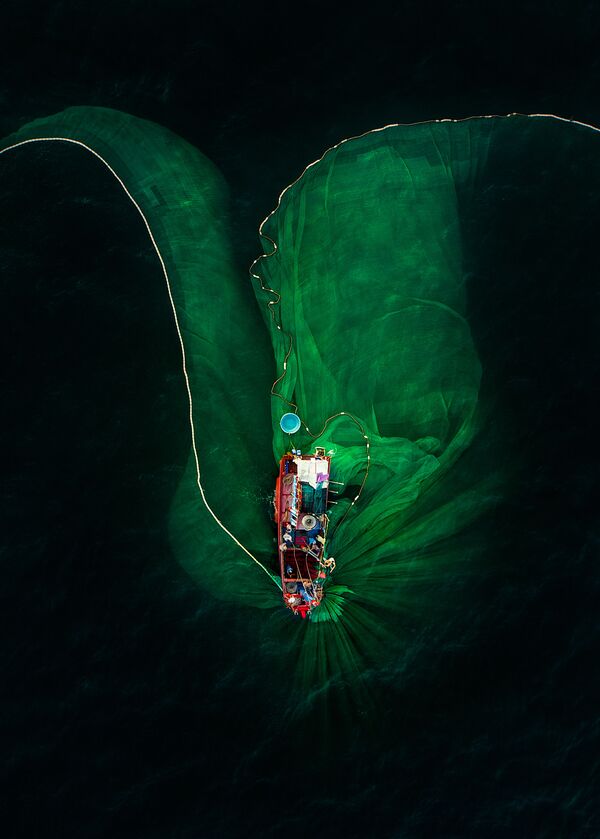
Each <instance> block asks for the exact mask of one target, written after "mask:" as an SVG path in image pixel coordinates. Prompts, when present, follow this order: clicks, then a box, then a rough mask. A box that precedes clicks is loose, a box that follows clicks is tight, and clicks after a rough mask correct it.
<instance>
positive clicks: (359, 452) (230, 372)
mask: <svg viewBox="0 0 600 839" xmlns="http://www.w3.org/2000/svg"><path fill="white" fill-rule="evenodd" d="M574 132H575V133H577V136H578V137H579V138H581V136H582V132H583V133H585V132H586V129H584V128H577V129H574V128H573V126H570V125H566V124H559V123H558V122H556V121H551V120H543V119H537V120H536V119H531V118H526V117H511V118H498V119H495V118H494V119H473V120H470V121H465V122H462V123H451V122H443V123H429V124H422V125H414V126H396V127H389V128H387V129H385V130H382V131H375V132H371V133H369V134H366V135H364V136H362V137H360V138H356V139H352V140H350V141H347V142H344V143H341V144H340V145H339V146H338V147H336V148H334V149H332V150H330V151H329V152H328V153H326V154H325V155H324V157H323V158H322V159H321V160H320V161H318V162H316V163H315V164H313V165H311V166H310V167H308V169H307V170H306V171H305V172H304V173H303V175H302V176H301V177H300V178H299V179H298V181H296V182H295V183H294V184H293V185H292V186H291V187H290V188H288V189H287V190H286V191H285V192H284V193H283V194H282V196H281V198H280V202H279V204H278V206H277V208H276V210H275V211H274V212H273V213H272V214H271V216H269V217H268V219H267V220H266V221H265V222H264V223H263V226H262V228H261V233H262V241H263V245H264V248H265V253H266V254H267V255H266V256H263V257H262V258H260V259H259V260H258V261H257V262H256V263H255V264H254V266H253V268H252V275H253V277H254V279H253V281H252V283H251V282H249V281H248V279H247V277H244V276H239V275H238V272H237V270H236V269H235V267H234V263H233V260H232V256H231V248H230V243H229V233H228V228H227V194H226V189H225V186H224V183H223V180H222V178H221V176H220V175H219V174H218V172H217V171H216V170H215V168H214V167H213V165H212V164H211V163H210V162H209V161H207V160H206V158H204V157H203V156H202V155H201V154H200V153H199V152H197V151H196V150H195V149H193V148H192V147H191V146H190V145H189V144H187V143H186V142H185V141H183V140H182V139H180V138H178V137H176V136H175V135H173V134H171V133H170V132H168V131H166V130H165V129H162V128H160V127H158V126H156V125H153V124H151V123H148V122H145V121H142V120H138V119H135V118H133V117H129V116H127V115H125V114H120V113H118V112H115V111H109V110H106V109H98V108H73V109H69V110H68V111H66V112H64V113H63V114H59V115H57V116H55V117H49V118H47V119H44V120H39V121H37V122H34V123H31V124H30V125H27V126H25V127H24V128H23V129H22V130H21V131H19V132H18V133H17V134H16V135H14V136H13V137H11V138H9V139H8V140H7V141H5V143H4V144H3V147H7V146H9V145H10V144H11V143H18V142H20V141H22V140H26V139H29V138H40V137H62V138H72V139H75V140H78V141H81V142H83V143H86V144H87V145H88V146H89V147H91V148H92V149H94V150H95V151H96V152H97V153H98V154H100V155H101V156H102V158H103V160H104V162H105V163H108V164H109V165H110V166H111V167H112V168H113V170H114V172H113V176H114V175H115V174H116V175H117V176H118V177H119V178H121V179H122V181H123V185H124V186H126V188H127V189H128V190H129V192H130V197H131V198H132V199H133V200H134V201H135V202H137V204H138V205H139V209H140V211H141V213H142V214H143V216H144V218H145V220H146V221H147V224H148V226H149V231H150V232H151V234H152V236H153V239H154V241H155V243H156V247H157V252H158V253H159V254H160V257H161V259H162V260H163V261H164V267H165V279H166V282H167V292H168V294H167V296H166V301H167V300H169V301H170V302H172V305H173V311H174V315H175V318H176V326H177V329H178V332H179V335H180V338H181V341H182V348H183V350H184V353H185V357H184V370H185V374H186V380H187V383H188V384H189V396H190V399H191V403H190V405H191V423H192V429H193V437H194V440H193V442H194V445H193V449H192V452H191V454H190V459H189V463H188V468H187V470H186V472H185V474H184V476H183V478H182V480H181V484H180V487H179V489H178V492H177V495H176V498H175V499H174V502H173V505H172V508H171V511H170V530H171V534H172V541H173V546H174V549H175V553H176V555H177V557H178V559H179V561H180V562H181V563H182V564H183V566H184V567H185V568H186V569H187V571H188V572H189V573H190V574H191V575H192V577H193V578H194V579H195V580H196V581H197V583H198V584H199V585H200V586H202V587H203V589H204V590H205V591H207V592H210V593H211V594H212V595H214V596H215V597H218V598H222V599H225V600H228V601H230V602H231V603H232V604H242V605H248V606H256V607H260V608H271V607H276V608H283V607H282V606H281V595H280V592H279V591H278V589H277V586H276V576H277V575H276V569H277V566H276V543H275V539H274V536H275V531H274V528H273V525H272V523H271V517H270V507H271V504H270V502H271V497H272V491H273V483H274V479H275V475H276V464H277V461H278V460H279V458H280V457H281V456H282V455H283V454H284V453H285V451H287V450H288V449H289V447H290V443H292V445H293V446H294V447H295V448H300V449H301V450H302V451H304V452H308V451H310V450H312V449H313V448H314V446H316V445H319V446H323V447H324V448H325V449H326V451H328V452H333V460H332V479H333V480H335V481H337V482H339V489H340V495H339V496H338V497H337V499H336V502H337V503H336V504H335V505H334V506H332V507H331V509H330V511H329V515H330V522H331V524H330V539H329V542H328V552H329V554H330V555H334V556H335V559H336V570H335V574H334V575H333V577H332V578H331V580H330V581H329V582H328V584H327V588H326V593H325V597H324V599H323V602H322V605H321V606H319V607H318V609H317V610H316V611H315V612H314V614H313V619H312V620H311V621H310V622H308V621H307V622H305V623H302V624H299V623H295V622H294V621H293V620H292V619H291V616H290V620H289V621H287V623H285V624H283V623H282V624H278V631H280V632H281V633H282V638H283V637H284V636H285V637H286V638H287V639H288V642H289V639H290V633H292V634H295V635H296V640H297V643H298V645H299V649H297V650H296V651H297V652H300V657H301V675H302V677H303V679H305V680H307V681H310V682H312V681H313V680H314V679H315V678H317V679H318V681H319V682H321V683H324V682H326V681H327V680H328V679H330V678H332V677H333V676H335V675H336V674H340V673H344V674H348V673H353V674H359V673H360V671H361V668H362V666H363V663H364V660H365V659H367V660H371V661H373V660H374V659H375V658H377V656H378V654H379V653H380V652H381V651H383V650H385V649H386V644H387V642H388V641H389V640H390V638H393V637H397V636H398V634H399V632H401V631H402V630H403V629H404V627H406V626H408V625H415V624H416V623H417V622H418V620H419V617H420V615H422V614H423V612H424V611H426V612H427V613H428V614H429V615H431V614H432V613H434V612H435V610H436V609H437V608H438V607H440V608H441V595H440V591H441V589H443V588H444V585H443V583H442V581H444V580H447V579H449V578H452V579H453V580H458V579H460V577H461V575H463V574H467V573H468V572H469V571H470V570H473V569H474V568H475V569H477V568H478V567H481V566H477V564H476V563H474V560H475V559H479V560H481V559H482V557H483V556H484V555H485V549H486V541H485V538H484V536H482V534H481V533H477V534H476V535H474V530H473V527H474V523H475V522H476V521H477V519H478V517H479V516H481V514H482V513H483V512H484V511H486V510H487V509H488V508H489V507H490V506H491V505H493V504H494V503H495V502H496V500H497V498H498V495H499V492H500V487H501V479H500V468H499V467H500V464H501V463H502V460H503V453H502V451H500V450H499V449H498V448H497V446H496V448H494V445H491V444H490V440H491V437H490V434H489V425H488V424H486V420H487V415H486V405H485V404H482V401H481V398H480V386H481V378H482V366H481V364H480V360H479V357H478V353H477V351H476V348H475V344H474V340H473V336H472V331H471V328H470V325H469V319H468V315H469V310H468V301H469V295H468V292H469V291H470V289H469V281H468V278H469V277H470V276H471V275H472V272H473V265H474V260H475V258H474V253H475V251H476V250H477V248H475V247H474V241H475V240H474V237H475V236H481V235H485V230H483V231H482V229H481V225H479V227H478V225H477V219H478V217H483V216H482V206H484V205H485V206H488V205H489V203H490V202H491V203H493V202H494V201H495V202H496V203H498V202H499V201H501V200H503V190H506V189H509V190H513V192H514V190H515V189H519V188H521V186H523V185H524V187H525V189H531V188H532V183H535V181H536V177H537V176H536V174H535V173H536V172H537V173H538V175H539V174H540V173H541V172H542V171H543V169H544V166H549V165H552V161H551V160H546V161H545V162H543V161H540V162H539V164H535V166H534V165H533V164H532V161H534V160H536V154H537V151H536V150H537V149H538V147H542V148H544V149H549V148H550V149H554V150H555V151H554V154H555V158H556V159H558V158H559V157H560V153H561V148H563V147H565V146H566V145H567V144H566V143H565V142H564V138H565V137H567V135H568V136H569V138H572V137H573V133H574ZM589 133H590V132H587V135H586V136H589ZM517 136H518V137H519V144H518V148H517V146H516V145H515V143H514V139H515V137H517ZM582 142H583V141H582ZM536 144H538V145H536ZM15 153H17V150H15ZM73 153H74V154H75V153H83V151H82V150H81V149H80V148H79V149H76V148H74V150H73ZM99 165H102V163H101V161H99ZM536 166H537V168H536ZM528 178H530V179H531V182H532V183H529V182H527V179H528ZM482 196H485V201H486V202H488V203H487V204H485V202H483V203H482ZM490 196H491V198H490ZM484 215H485V214H484ZM490 218H491V216H490ZM252 286H253V287H254V292H255V294H256V297H257V299H258V303H259V306H258V307H257V306H256V301H255V300H254V299H253V292H252ZM261 318H262V319H261ZM265 325H266V327H265ZM269 336H270V344H269ZM274 380H276V384H275V385H274V387H273V391H272V393H271V385H272V382H273V381H274ZM269 398H270V405H269ZM290 409H291V410H295V411H297V412H298V413H299V415H300V417H301V419H302V427H301V430H300V431H299V432H298V433H297V434H296V435H295V436H294V438H293V439H292V440H290V439H289V438H288V437H287V435H284V434H283V433H282V432H281V430H280V427H279V420H280V417H281V415H282V414H283V413H285V412H287V411H289V410H290ZM269 412H270V413H269ZM445 590H446V591H445V596H446V599H448V586H446V587H445ZM433 600H435V605H434V606H432V601H433Z"/></svg>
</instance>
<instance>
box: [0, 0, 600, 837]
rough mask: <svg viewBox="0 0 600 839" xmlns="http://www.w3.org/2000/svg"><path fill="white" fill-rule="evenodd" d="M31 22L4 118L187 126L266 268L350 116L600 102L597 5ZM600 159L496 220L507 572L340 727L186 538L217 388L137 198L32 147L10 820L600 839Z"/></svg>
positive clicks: (6, 379)
mask: <svg viewBox="0 0 600 839" xmlns="http://www.w3.org/2000/svg"><path fill="white" fill-rule="evenodd" d="M1 31H2V35H3V51H2V55H1V58H0V61H1V66H2V70H3V72H2V75H1V77H0V105H1V108H0V136H3V137H4V136H7V135H8V134H10V133H11V132H12V131H14V130H16V129H17V128H18V127H19V126H20V125H22V124H24V123H25V122H28V121H30V120H32V119H34V118H36V117H39V116H43V115H46V114H50V113H55V112H57V111H60V110H62V109H63V108H65V107H68V106H70V105H100V106H106V107H111V108H117V109H120V110H124V111H127V112H128V113H131V114H134V115H135V116H139V117H143V118H146V119H150V120H153V121H155V122H157V123H159V124H161V125H163V126H166V127H167V128H169V129H171V130H173V131H175V132H176V133H178V134H180V135H181V136H182V137H184V138H185V139H186V140H188V141H189V142H190V143H192V144H193V145H195V146H196V147H197V148H199V149H200V150H201V151H202V152H203V153H204V154H205V155H207V156H208V157H209V158H210V159H211V160H212V161H214V163H215V164H216V165H217V166H218V167H219V169H220V170H221V172H222V173H223V175H224V176H225V178H226V180H227V182H228V183H229V186H230V189H231V228H232V240H233V243H234V247H235V258H236V261H237V264H238V266H239V270H240V276H243V275H244V272H245V271H246V270H247V267H248V264H249V263H250V262H251V260H252V259H253V258H254V257H255V256H256V255H257V254H258V253H259V252H260V246H259V241H258V236H257V228H258V225H259V223H260V221H261V220H262V219H263V218H264V216H265V215H266V214H267V213H268V212H269V211H270V210H271V209H272V208H273V207H274V205H275V203H276V201H277V197H278V195H279V193H280V191H281V190H282V188H283V187H284V186H286V185H287V184H288V183H290V181H292V180H293V179H294V178H295V177H296V176H297V175H298V174H299V173H300V172H301V171H302V169H303V168H304V166H305V165H306V164H307V163H309V162H310V161H312V160H314V159H315V158H317V157H318V156H320V154H321V153H322V152H323V150H324V149H325V148H327V147H328V146H330V145H332V144H333V143H335V142H337V141H338V140H340V139H341V138H343V137H347V136H349V135H354V134H358V133H361V132H363V131H366V130H368V129H371V128H374V127H378V126H381V125H384V124H387V123H391V122H412V121H417V120H424V119H431V118H439V117H447V116H451V117H464V116H469V115H474V114H491V113H498V114H506V113H510V112H514V111H519V112H523V113H554V114H559V115H563V116H565V117H572V118H576V119H580V120H582V121H585V122H589V123H593V124H595V125H600V63H599V59H598V56H597V49H596V48H597V43H598V37H599V36H600V10H599V9H598V8H596V7H595V6H594V5H593V4H585V3H582V4H579V5H577V4H576V6H575V7H573V6H572V5H571V6H569V11H567V5H566V4H565V3H561V2H556V3H546V4H542V3H539V2H538V3H533V2H525V3H523V4H520V5H519V7H518V9H517V8H516V7H515V9H514V10H513V11H511V10H510V9H508V8H506V7H504V6H503V7H500V6H493V5H491V4H489V5H486V4H483V6H482V5H481V4H475V3H471V2H451V3H448V4H446V5H444V6H443V8H442V7H440V8H438V7H436V6H434V5H433V4H428V3H422V2H419V3H417V2H400V3H399V4H398V5H396V6H386V5H373V4H368V5H365V6H364V7H362V8H361V9H357V10H352V9H351V8H350V7H347V6H342V5H339V6H337V7H329V8H323V7H317V6H312V5H311V6H309V5H302V4H300V5H297V6H295V7H283V6H275V5H272V6H270V7H267V6H263V7H251V6H249V5H248V6H245V5H244V6H242V5H241V4H240V5H238V4H235V3H231V2H224V3H219V4H217V3H209V4H207V5H202V4H197V3H192V2H175V3H172V4H167V3H166V2H158V3H155V4H142V3H139V2H137V0H133V2H129V3H121V4H114V5H108V6H107V5H101V6H100V5H99V6H94V5H92V4H78V3H73V2H65V1H64V0H62V1H61V2H57V3H54V4H49V5H48V4H45V5H42V4H39V5H36V4H35V3H33V2H30V0H25V2H23V3H22V4H17V3H13V2H9V3H7V4H6V5H5V13H4V14H3V18H2V29H1ZM540 154H543V151H541V152H540ZM598 157H599V160H600V135H599V140H598ZM592 168H594V165H593V162H591V161H590V160H588V159H575V158H574V159H573V160H572V161H570V162H569V166H568V167H565V171H567V170H568V173H569V177H568V180H566V179H565V178H564V177H563V173H562V170H561V175H560V177H559V176H558V175H557V174H555V173H554V174H553V170H552V156H551V155H549V158H548V167H547V177H546V178H545V182H544V185H543V186H544V188H543V190H542V191H540V190H538V189H537V186H538V185H532V187H531V194H530V196H528V197H527V196H526V200H523V201H520V202H519V203H515V204H510V203H509V205H507V206H506V207H505V209H504V211H503V212H502V213H499V214H498V215H496V216H494V220H493V221H494V223H493V225H492V223H491V221H490V224H489V225H487V222H488V221H489V220H488V219H487V217H486V216H485V215H482V216H481V218H480V219H479V222H478V224H477V225H475V226H474V227H473V229H472V230H470V231H469V235H470V236H471V245H472V251H473V252H474V253H476V254H477V267H476V268H475V267H474V268H473V274H472V276H471V282H470V298H469V301H470V302H469V306H470V308H469V318H470V322H471V324H472V329H473V335H474V338H475V342H476V345H477V349H478V352H479V355H480V357H481V360H482V363H483V367H484V370H485V371H486V374H485V377H484V389H485V395H486V400H487V404H488V405H491V406H493V411H495V412H496V414H495V415H494V416H496V420H495V421H494V420H493V419H492V421H491V424H490V428H491V429H492V431H491V434H492V439H493V438H494V435H495V434H496V432H497V439H498V440H500V441H502V445H503V446H504V447H505V450H504V452H503V459H504V462H505V464H506V465H507V467H509V471H510V475H511V482H510V492H509V493H508V494H507V496H506V497H505V499H504V500H503V501H502V503H501V504H499V505H498V507H497V508H496V509H495V510H494V511H493V512H492V513H490V514H489V517H488V519H487V520H486V532H487V533H488V534H490V533H491V534H492V535H493V539H492V541H491V543H490V550H489V556H487V557H486V568H485V572H484V570H483V569H482V575H481V579H480V580H479V581H478V580H477V578H475V580H471V582H470V583H469V585H468V586H467V587H466V588H462V589H460V587H457V598H456V608H455V609H454V610H450V612H449V613H448V611H447V610H446V611H445V612H444V617H443V620H442V619H440V618H439V615H438V613H437V611H436V604H435V602H432V603H431V612H430V614H429V613H428V614H426V615H420V616H418V620H417V619H415V625H414V627H413V628H412V629H411V628H410V627H409V628H408V633H409V636H410V645H409V647H410V660H408V657H409V654H408V652H407V653H406V655H404V657H402V654H401V653H399V657H398V659H397V660H394V659H392V660H391V661H390V664H389V669H388V671H387V672H386V673H384V674H383V675H382V674H381V673H379V674H378V676H377V684H376V685H374V693H376V696H377V699H376V701H374V702H373V704H372V705H370V704H369V705H368V706H365V707H364V708H362V709H360V708H359V709H358V710H357V709H354V711H353V712H352V713H350V714H349V713H348V711H347V709H346V708H343V707H341V706H338V705H337V704H336V701H337V700H334V701H333V702H332V703H330V704H329V706H328V713H329V717H328V720H327V722H326V723H325V724H324V723H323V721H322V720H321V719H319V721H318V722H317V721H316V720H312V719H311V718H310V716H306V715H304V716H303V715H302V713H300V714H298V715H294V713H293V711H294V709H295V706H296V705H300V704H301V702H302V697H299V696H298V695H297V694H295V693H294V691H295V688H294V684H293V675H294V666H295V662H294V661H290V662H286V661H285V660H284V659H283V658H282V660H281V661H280V662H279V669H278V671H277V674H276V676H275V675H274V676H273V678H272V679H271V678H269V676H268V674H267V675H265V666H264V662H265V660H272V659H273V650H274V647H275V648H276V644H277V637H276V632H277V626H278V622H277V619H273V618H272V617H271V618H269V617H268V616H266V613H265V614H263V613H262V612H258V611H253V610H250V609H248V608H236V607H234V606H232V605H231V604H224V603H221V602H218V601H216V600H212V599H211V598H210V597H209V596H208V595H207V594H206V593H205V592H201V591H199V590H198V588H197V587H196V586H195V585H194V583H193V582H192V581H191V580H190V579H189V578H188V577H187V575H186V574H185V572H184V571H183V570H182V568H181V567H180V566H179V565H178V563H177V561H176V559H175V557H174V556H173V553H172V550H171V547H170V545H169V541H168V534H167V514H168V509H169V505H170V502H171V500H172V498H173V494H174V492H175V490H176V487H177V484H178V481H179V480H180V478H181V475H182V473H183V469H184V467H185V463H186V458H187V455H188V451H189V426H188V416H187V410H188V405H187V399H186V394H185V389H184V384H183V380H182V375H181V361H180V349H179V343H178V340H177V335H176V333H175V330H174V325H173V317H172V313H171V310H170V307H169V301H168V297H167V294H166V289H165V284H164V279H163V277H162V274H161V271H160V266H159V265H158V264H157V261H156V258H155V254H154V252H153V251H152V250H151V247H150V245H149V242H148V238H147V235H146V233H145V231H144V229H143V228H142V226H141V225H140V223H139V220H138V219H137V218H136V216H135V213H134V212H133V210H132V209H131V207H130V205H128V204H127V202H126V201H125V200H124V198H123V196H122V193H120V191H119V188H118V187H117V186H116V185H115V184H114V183H111V182H109V181H107V178H106V176H105V174H104V173H103V172H102V171H101V170H99V168H98V167H97V166H96V165H95V164H94V161H91V160H87V159H81V160H75V159H74V157H73V155H72V154H70V153H69V151H68V150H65V149H61V148H56V147H54V148H52V149H49V148H41V147H40V148H36V149H35V150H19V151H18V152H17V153H15V154H14V155H13V156H11V157H10V159H8V156H4V157H2V158H0V207H1V219H2V224H1V225H0V279H1V283H2V292H1V293H2V296H1V301H2V330H1V336H2V365H1V369H2V378H3V381H2V390H1V393H2V433H1V440H2V513H3V515H2V522H3V524H2V539H1V543H0V544H1V548H2V549H1V554H0V556H1V562H2V572H3V573H2V584H1V585H0V592H1V594H0V597H1V603H2V605H1V609H0V616H1V624H2V634H1V647H0V674H1V678H0V686H1V687H0V732H1V739H0V743H1V744H2V761H1V764H0V834H1V835H2V836H4V837H7V839H12V837H15V839H17V837H18V838H19V839H21V838H23V839H30V837H31V839H33V838H34V837H35V839H37V837H61V839H70V837H78V839H96V837H97V838H98V839H104V837H112V839H117V838H118V839H120V838H121V837H123V839H125V837H132V839H133V838H134V837H135V838H136V839H137V837H140V839H154V838H155V837H156V839H205V837H206V839H208V838H209V837H210V839H212V838H213V837H215V839H216V838H217V837H254V836H257V837H262V836H266V837H273V839H279V837H296V836H313V837H320V836H328V837H385V839H388V837H389V839H392V837H394V839H396V838H397V839H421V837H423V839H429V837H432V838H433V839H438V837H439V839H460V838H461V837H469V839H471V837H473V839H488V837H489V839H495V837H498V839H504V838H505V837H506V838H507V839H508V837H511V838H512V837H518V839H531V838H532V837H543V839H555V837H565V839H571V837H574V839H579V838H580V837H581V839H584V838H585V839H587V838H588V837H590V839H592V838H593V837H597V836H599V835H600V802H599V797H598V782H599V778H598V766H599V759H600V754H599V744H600V738H599V726H600V717H599V713H598V708H599V699H600V696H599V690H598V686H599V675H598V660H599V656H598V653H599V645H598V599H599V595H600V582H599V581H600V575H599V572H598V562H599V559H600V557H599V550H598V548H599V541H600V521H599V517H598V496H599V493H598V477H599V460H600V459H599V455H598V442H597V441H598V415H599V412H598V374H599V370H600V350H599V337H598V336H599V334H600V329H599V326H600V316H599V309H598V306H599V296H598V288H599V275H600V257H599V256H598V253H597V252H596V249H595V247H594V241H595V238H594V237H595V233H594V230H595V226H594V219H595V218H596V214H595V210H597V209H598V202H597V201H595V199H594V195H591V194H590V193H591V187H590V183H593V184H596V185H597V184H598V183H599V178H598V177H597V175H595V176H594V177H595V179H594V180H593V182H590V181H589V180H588V175H589V172H590V171H591V169H592ZM597 168H598V167H596V168H594V171H596V169H597ZM554 195H556V196H557V201H556V204H557V205H558V206H560V208H561V212H560V213H558V212H554V213H553V212H552V206H553V196H554ZM540 196H542V197H540ZM559 198H560V200H558V199H559ZM84 210H85V211H84ZM542 213H545V214H546V217H547V225H545V226H544V228H543V229H544V231H545V232H543V234H542V233H540V229H541V228H540V226H539V225H538V226H537V227H536V228H535V229H536V232H535V234H533V233H531V232H528V231H530V228H531V225H530V223H529V222H530V220H531V218H533V217H536V216H538V215H539V214H542ZM486 225H487V226H486ZM492 227H493V229H491V228H492ZM507 241H511V242H513V243H516V244H515V245H514V247H512V248H507V247H506V244H505V243H506V242H507ZM549 254H550V256H549ZM542 255H544V266H545V268H544V270H545V272H546V273H545V274H544V283H543V286H541V285H540V283H539V270H538V267H539V264H540V259H541V258H542ZM535 278H537V280H536V279H535ZM457 586H458V584H457ZM410 633H412V634H410ZM284 652H285V651H284V650H283V649H282V656H283V655H284ZM288 669H289V685H287V684H286V680H285V673H286V672H287V670H288ZM282 673H283V674H284V676H283V677H282ZM373 679H374V680H375V677H373ZM366 682H367V684H368V683H369V673H368V672H367V673H366Z"/></svg>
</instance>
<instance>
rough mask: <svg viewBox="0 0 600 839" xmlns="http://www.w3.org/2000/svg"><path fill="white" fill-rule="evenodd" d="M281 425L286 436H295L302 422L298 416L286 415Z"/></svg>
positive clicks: (281, 420) (282, 418)
mask: <svg viewBox="0 0 600 839" xmlns="http://www.w3.org/2000/svg"><path fill="white" fill-rule="evenodd" d="M279 425H280V426H281V430H282V431H285V433H286V434H295V433H296V431H298V429H299V428H300V426H301V425H302V422H301V420H300V417H299V416H298V414H284V415H283V416H282V417H281V419H280V420H279Z"/></svg>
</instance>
